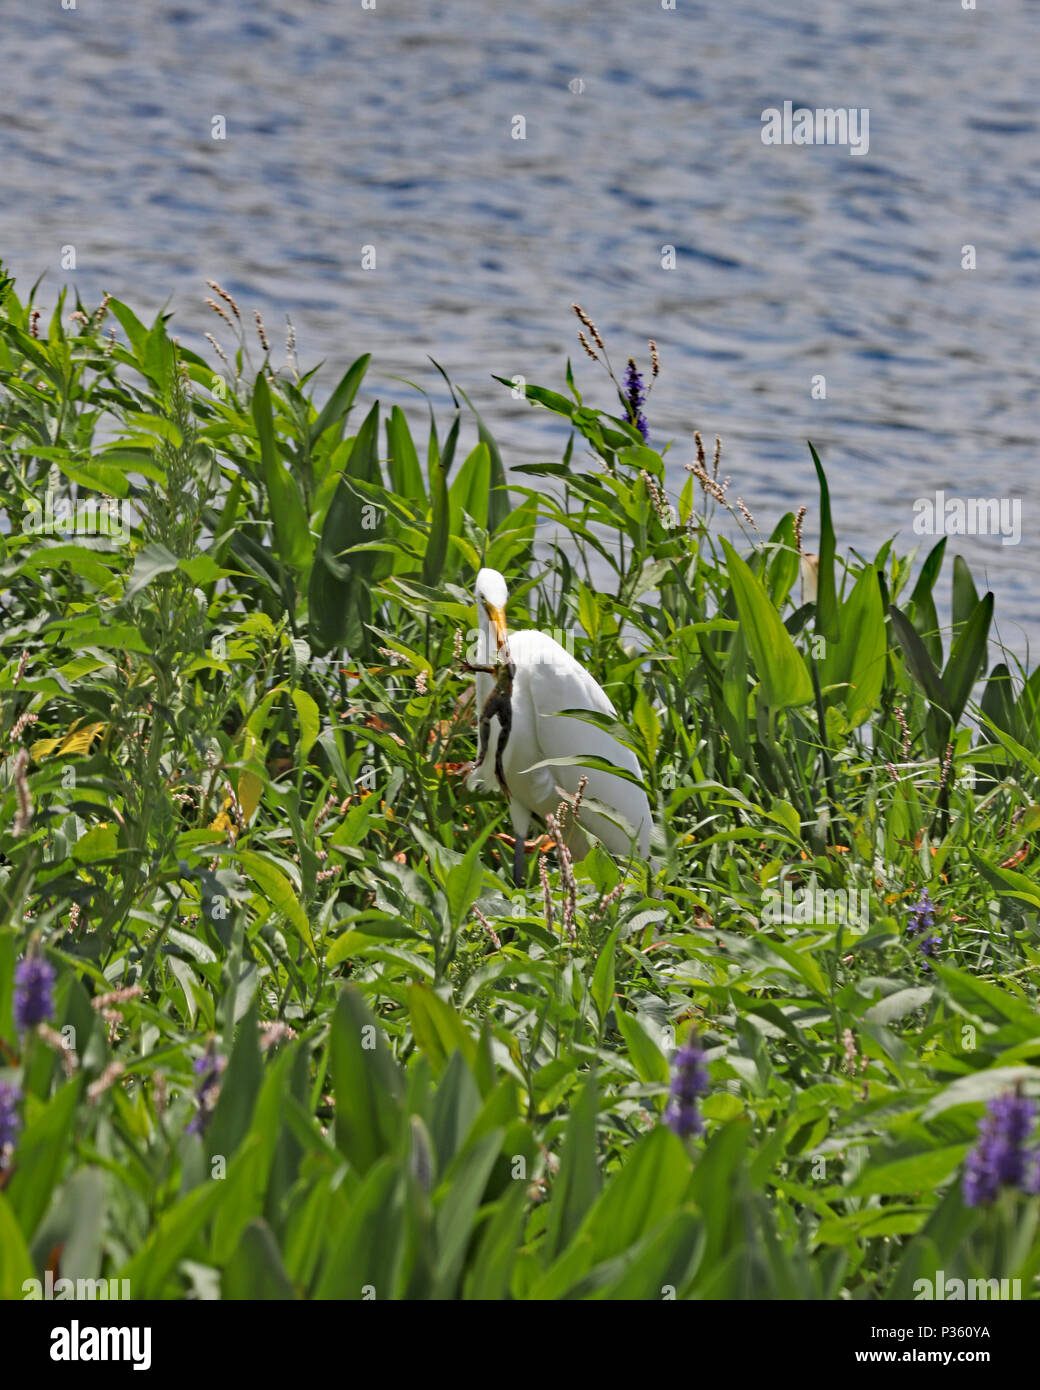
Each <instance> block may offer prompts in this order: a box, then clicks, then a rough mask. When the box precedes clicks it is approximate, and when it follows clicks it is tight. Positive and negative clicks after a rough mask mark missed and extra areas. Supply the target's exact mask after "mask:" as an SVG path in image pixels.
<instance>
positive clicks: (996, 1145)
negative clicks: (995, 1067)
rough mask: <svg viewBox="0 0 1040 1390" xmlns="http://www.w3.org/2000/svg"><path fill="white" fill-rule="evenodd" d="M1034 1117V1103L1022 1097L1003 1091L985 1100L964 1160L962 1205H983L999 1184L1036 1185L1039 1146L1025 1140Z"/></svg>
mask: <svg viewBox="0 0 1040 1390" xmlns="http://www.w3.org/2000/svg"><path fill="white" fill-rule="evenodd" d="M1035 1118H1036V1105H1035V1104H1034V1103H1033V1101H1031V1100H1027V1099H1026V1097H1025V1096H1020V1095H1016V1094H1014V1093H1012V1092H1007V1093H1006V1094H1005V1095H1002V1096H995V1097H994V1098H993V1099H992V1100H991V1101H990V1102H989V1103H988V1105H987V1106H986V1113H985V1115H984V1116H983V1117H982V1119H981V1121H980V1122H979V1130H978V1137H977V1140H976V1143H975V1147H974V1148H973V1149H972V1150H971V1152H970V1153H969V1154H968V1156H967V1158H966V1159H965V1160H964V1179H963V1187H962V1191H963V1195H964V1205H965V1206H968V1207H979V1206H985V1205H986V1204H987V1203H989V1202H992V1201H994V1200H995V1198H996V1196H997V1193H998V1191H999V1190H1000V1188H1001V1187H1017V1188H1019V1189H1020V1190H1021V1191H1023V1192H1036V1191H1037V1190H1038V1188H1040V1149H1037V1148H1030V1147H1029V1146H1028V1145H1027V1143H1026V1141H1027V1140H1028V1138H1029V1136H1030V1134H1031V1133H1032V1130H1033V1122H1034V1120H1035Z"/></svg>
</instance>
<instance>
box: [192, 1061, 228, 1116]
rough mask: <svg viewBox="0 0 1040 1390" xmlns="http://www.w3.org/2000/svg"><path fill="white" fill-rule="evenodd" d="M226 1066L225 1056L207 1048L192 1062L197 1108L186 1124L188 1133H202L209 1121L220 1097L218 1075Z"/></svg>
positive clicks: (219, 1075)
mask: <svg viewBox="0 0 1040 1390" xmlns="http://www.w3.org/2000/svg"><path fill="white" fill-rule="evenodd" d="M226 1066H227V1058H226V1057H224V1056H222V1054H221V1053H219V1052H214V1051H212V1050H211V1049H207V1050H206V1052H204V1053H203V1055H202V1056H201V1057H196V1059H195V1061H194V1062H193V1063H192V1071H193V1072H194V1073H195V1075H196V1077H197V1078H198V1087H197V1089H196V1091H195V1099H196V1100H197V1101H198V1103H199V1108H198V1110H197V1111H196V1112H195V1114H194V1116H193V1117H192V1119H191V1121H190V1122H189V1124H188V1130H187V1132H188V1133H189V1134H202V1133H204V1131H205V1129H206V1126H207V1125H208V1124H209V1122H210V1117H211V1116H212V1114H213V1111H214V1109H215V1107H216V1104H217V1100H218V1099H219V1097H220V1077H221V1073H222V1072H223V1070H224V1068H225V1067H226Z"/></svg>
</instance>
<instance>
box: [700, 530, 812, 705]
mask: <svg viewBox="0 0 1040 1390" xmlns="http://www.w3.org/2000/svg"><path fill="white" fill-rule="evenodd" d="M721 540H722V547H723V550H724V551H725V554H726V568H727V571H728V573H729V579H730V583H731V584H732V586H733V597H734V599H735V601H736V605H737V612H738V613H739V615H740V625H741V631H742V633H743V634H744V640H745V641H746V642H747V646H748V651H749V652H750V653H751V658H752V660H753V661H754V663H755V670H756V671H757V673H758V678H759V680H760V681H761V683H762V695H763V698H764V699H765V702H766V704H767V705H769V706H770V707H771V708H773V709H786V708H788V707H791V706H794V705H806V704H808V703H809V702H810V701H811V700H812V697H813V692H812V681H811V680H810V679H809V672H808V671H807V670H806V669H805V662H804V661H803V660H802V657H801V654H800V653H799V651H798V648H797V647H796V646H795V645H794V643H793V642H792V641H791V638H790V636H789V634H788V632H787V629H786V628H785V627H784V625H783V623H782V621H781V619H780V615H779V613H777V611H776V609H775V608H774V607H773V605H772V603H771V602H770V600H769V596H768V594H767V593H766V591H765V590H764V589H763V587H762V585H761V584H760V583H759V581H758V580H757V579H756V578H755V576H754V575H753V574H752V573H751V570H750V569H749V568H748V566H747V565H746V564H745V562H744V561H743V560H742V559H741V558H740V556H739V555H738V554H737V552H736V551H735V550H734V549H733V547H732V546H731V545H730V543H729V541H727V540H726V539H725V537H722V538H721Z"/></svg>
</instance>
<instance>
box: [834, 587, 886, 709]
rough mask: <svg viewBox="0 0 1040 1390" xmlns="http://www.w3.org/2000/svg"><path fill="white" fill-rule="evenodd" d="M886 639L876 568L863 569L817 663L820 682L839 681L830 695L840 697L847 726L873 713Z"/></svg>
mask: <svg viewBox="0 0 1040 1390" xmlns="http://www.w3.org/2000/svg"><path fill="white" fill-rule="evenodd" d="M887 655H888V641H887V638H886V636H885V610H884V607H883V605H882V601H881V589H880V586H879V585H878V575H877V570H875V569H873V568H870V569H865V570H863V571H862V572H861V573H860V575H859V577H858V578H857V580H856V583H855V584H854V585H853V588H852V592H851V593H850V594H849V597H848V598H847V599H846V601H845V603H844V604H843V606H842V610H841V638H840V640H839V641H836V642H828V644H827V654H826V657H825V658H824V660H823V661H822V662H821V664H820V684H821V685H824V686H827V685H832V686H837V685H841V686H843V687H844V688H843V689H840V690H837V691H835V693H834V698H835V699H838V700H843V701H844V704H845V715H846V718H847V720H848V726H849V728H850V729H855V728H858V727H859V725H860V724H862V723H863V722H864V720H866V719H868V718H869V717H870V715H871V714H873V712H874V710H875V708H876V707H877V703H878V700H879V699H880V696H881V690H882V687H883V685H884V681H885V660H886V657H887Z"/></svg>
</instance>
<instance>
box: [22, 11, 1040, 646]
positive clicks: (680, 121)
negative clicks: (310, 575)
mask: <svg viewBox="0 0 1040 1390" xmlns="http://www.w3.org/2000/svg"><path fill="white" fill-rule="evenodd" d="M2 27H3V49H4V53H3V57H4V62H3V71H4V92H3V95H2V96H0V109H2V110H3V113H4V146H5V148H4V155H3V159H2V163H0V190H2V197H0V257H2V258H3V259H4V260H5V261H6V263H7V264H8V266H9V268H10V269H12V270H13V272H14V273H15V274H16V276H17V277H18V282H19V284H18V287H19V290H20V292H21V293H22V294H23V295H24V294H25V293H27V291H28V288H29V285H30V284H31V282H32V281H33V280H34V279H36V277H37V276H38V275H39V274H40V273H41V272H43V271H46V272H47V276H46V279H45V281H44V286H43V289H42V291H41V296H42V299H43V301H44V302H45V303H48V304H50V303H51V302H53V297H54V294H55V292H56V289H57V287H58V285H59V284H60V283H62V281H69V282H72V283H74V284H75V286H76V287H77V288H78V290H79V292H80V294H81V296H82V297H83V299H84V300H85V301H96V300H97V299H99V298H100V295H101V294H102V292H103V291H104V290H109V291H111V292H112V293H114V294H116V295H118V296H119V297H120V298H122V299H125V300H126V301H128V302H129V303H130V304H131V305H132V306H133V307H134V308H135V309H136V310H137V311H138V312H139V313H140V314H142V316H143V315H145V314H150V313H154V312H155V311H156V310H158V309H159V308H160V307H161V305H162V304H163V303H164V302H166V301H167V299H168V300H169V307H170V308H172V309H173V310H174V311H175V316H176V317H175V324H176V325H177V327H178V331H179V335H180V336H181V338H182V340H183V341H184V342H186V343H189V344H190V345H191V346H192V347H194V348H196V349H197V350H200V351H204V352H207V353H208V352H209V349H208V347H207V345H206V344H205V342H204V341H203V339H202V336H201V335H202V334H203V333H204V332H205V331H206V330H212V331H214V332H216V333H217V335H218V337H219V336H220V331H219V330H220V324H219V321H218V320H217V319H216V318H215V317H214V316H213V314H212V313H211V311H209V310H208V309H206V308H205V306H204V304H203V299H204V297H205V295H206V294H208V293H209V291H207V290H206V288H205V286H204V281H205V280H206V279H207V278H212V279H216V280H218V281H220V282H221V283H222V284H223V285H224V286H225V287H226V288H227V289H228V290H230V291H231V292H232V293H233V294H234V295H235V296H236V298H237V299H238V300H239V302H240V304H241V306H242V308H243V310H245V311H247V312H251V311H252V309H254V308H258V309H259V310H260V311H261V312H262V314H263V316H264V319H265V321H266V323H267V326H268V332H269V334H270V335H271V338H272V340H273V341H275V342H280V341H281V340H282V339H283V338H284V331H285V330H284V323H285V314H286V313H287V312H288V313H291V314H292V317H293V320H294V322H295V325H296V332H297V337H298V342H299V351H300V357H301V360H302V362H303V364H304V365H305V366H308V365H311V364H312V363H313V362H315V361H316V360H318V359H325V361H326V363H327V365H326V367H325V368H324V374H323V377H322V380H323V381H324V382H325V383H326V385H327V387H328V388H329V389H331V385H332V384H333V383H334V381H335V379H336V378H337V377H338V374H339V373H340V372H341V371H342V370H343V368H344V367H345V366H346V365H347V364H348V363H349V362H350V361H351V360H352V359H353V357H355V356H356V355H357V354H358V353H360V352H363V351H370V352H372V353H373V354H374V359H375V360H374V369H376V370H377V371H378V372H379V373H382V374H384V376H382V377H378V376H373V377H370V380H369V388H370V389H373V388H374V389H377V390H378V391H379V393H380V395H381V397H383V398H384V399H386V400H391V399H393V400H399V401H402V402H404V401H407V400H408V399H413V400H414V399H416V398H415V397H414V394H413V393H409V392H408V391H407V388H405V387H403V386H401V384H400V383H399V382H396V381H393V380H391V379H389V378H390V377H392V376H393V375H398V376H403V377H406V378H409V379H410V380H412V381H418V382H420V383H421V384H422V385H423V386H424V387H426V388H427V389H429V390H431V392H434V393H435V394H436V396H437V398H438V400H439V401H440V403H441V404H442V405H443V404H446V393H445V391H444V388H443V383H441V382H440V378H439V377H438V376H437V374H436V373H435V372H434V370H433V369H432V368H431V367H430V365H429V363H428V361H427V358H426V355H427V354H431V355H432V356H434V357H435V358H437V359H438V361H440V362H441V363H442V364H443V365H444V366H445V368H446V369H447V370H448V371H449V372H450V374H451V375H452V377H453V378H454V379H455V380H456V381H457V382H459V383H460V384H461V385H462V386H463V388H464V389H465V390H466V391H467V392H468V394H469V395H470V396H471V398H472V399H473V400H474V401H475V402H476V403H477V404H478V406H479V407H480V408H481V409H482V410H483V411H485V412H486V416H487V419H488V422H489V424H490V425H491V427H492V429H493V430H494V432H495V434H496V437H497V438H498V440H499V442H500V444H501V445H502V448H503V453H504V455H505V457H506V460H507V463H511V464H515V463H522V462H530V461H534V460H537V459H540V458H558V457H559V453H560V450H561V448H562V445H563V442H564V435H563V433H562V432H561V430H560V429H559V428H558V427H557V425H556V423H555V422H554V421H551V420H550V417H546V416H545V415H544V414H542V413H540V412H538V411H535V410H533V409H532V408H530V407H529V406H527V405H526V404H525V403H520V402H515V401H513V400H511V398H510V395H509V393H508V392H507V391H506V390H505V389H504V388H502V387H499V386H498V385H497V384H496V383H494V382H493V381H492V380H491V376H490V374H491V373H492V372H495V373H498V374H501V375H503V376H513V375H514V374H521V375H523V376H524V377H526V379H527V380H529V381H533V382H539V383H541V384H545V385H549V386H552V387H554V388H559V387H560V386H561V383H562V376H563V368H564V363H565V360H566V357H567V355H568V353H570V354H571V355H573V356H574V362H575V371H576V373H577V376H578V381H579V385H580V386H581V387H582V389H583V391H584V392H585V394H586V395H587V396H588V397H589V398H590V399H591V400H592V401H594V402H598V403H602V404H604V405H607V406H610V405H611V403H612V393H611V390H610V387H609V383H608V382H607V381H606V379H605V378H604V379H602V380H601V379H600V376H599V372H598V369H597V368H596V366H595V364H593V363H592V362H589V361H588V360H587V359H585V358H584V356H583V355H582V353H581V350H580V348H578V347H577V343H576V338H575V329H576V327H577V324H576V322H575V320H574V318H573V315H572V313H571V310H570V307H569V306H570V304H571V301H572V300H575V299H577V300H578V301H579V302H580V303H581V304H582V305H583V306H584V307H585V309H586V310H587V311H588V312H589V313H590V314H591V315H592V316H593V318H595V319H596V321H597V323H598V325H599V328H600V331H601V332H602V333H603V334H604V336H605V337H606V340H607V346H608V349H610V351H611V355H612V357H613V359H614V361H615V365H616V366H617V365H618V364H620V365H621V366H622V367H623V364H624V361H625V359H626V358H627V357H628V356H629V355H630V354H633V353H634V354H635V355H636V356H637V357H639V358H640V359H641V360H642V361H645V358H646V356H647V354H646V339H647V338H648V337H651V336H652V337H654V338H656V340H657V342H658V344H659V347H660V351H661V359H662V375H661V377H660V379H659V381H658V383H657V386H656V387H655V390H654V393H653V396H652V398H651V401H650V404H649V406H648V409H647V414H648V416H649V420H650V426H651V442H652V443H654V444H655V445H657V446H661V445H662V444H663V443H665V442H667V441H668V440H669V439H674V441H675V444H674V446H673V449H672V452H671V454H670V455H669V459H670V460H671V461H672V465H671V466H672V485H673V492H674V490H675V489H677V488H678V486H679V485H681V482H682V480H683V479H684V478H685V476H686V475H685V473H684V472H683V470H682V464H683V463H684V462H686V461H687V460H689V459H690V458H691V457H692V442H691V440H692V431H693V430H694V429H695V428H697V429H700V430H701V431H702V432H703V433H704V435H705V436H706V437H707V436H711V435H714V434H715V433H719V434H721V435H722V437H723V441H724V446H725V464H724V471H725V472H727V473H730V474H732V475H733V479H734V481H733V484H732V486H731V495H732V496H736V495H738V494H739V495H740V496H741V497H742V498H743V499H744V500H745V502H746V503H747V505H748V506H749V507H750V508H751V510H752V512H753V513H754V514H755V516H756V519H757V520H758V522H759V525H760V526H761V527H762V529H763V530H766V529H771V527H772V525H773V524H774V522H775V520H776V519H777V517H778V515H779V514H780V513H781V511H783V510H786V509H787V508H789V507H795V506H797V505H799V504H800V503H803V502H804V503H808V504H809V506H810V516H809V522H808V524H807V536H808V537H809V538H810V543H811V540H812V537H813V536H814V535H815V531H814V529H813V518H814V516H815V511H816V487H815V479H814V474H813V470H812V466H811V462H810V459H809V454H808V450H807V448H806V445H805V440H806V439H807V438H812V439H813V441H814V442H815V443H816V445H817V447H818V448H819V449H820V452H821V454H822V455H823V458H824V462H825V465H826V466H827V469H828V474H829V478H830V483H831V489H832V498H833V505H834V514H835V522H836V527H837V531H838V541H839V547H840V548H844V547H845V546H847V545H849V544H854V545H856V546H857V547H858V548H859V549H860V550H861V551H862V552H865V553H870V552H872V551H873V549H874V548H876V547H877V546H878V545H879V544H880V543H881V542H882V541H883V540H884V539H886V538H887V537H888V536H890V535H893V534H896V533H899V535H900V545H901V548H903V549H909V548H910V547H911V546H912V545H913V544H917V543H921V538H918V537H915V536H914V535H913V532H912V526H913V520H914V510H913V503H914V501H915V499H917V498H920V497H931V496H933V495H934V493H935V492H936V491H937V490H943V491H944V492H945V493H947V494H948V495H950V496H953V495H959V496H962V497H983V498H989V497H992V498H997V499H999V498H1003V499H1005V501H1008V500H1018V501H1019V502H1020V505H1021V540H1020V543H1019V544H1017V545H1004V544H1002V543H1001V539H1000V537H999V536H998V537H985V538H978V539H974V538H951V540H950V542H949V547H950V548H951V549H953V550H959V551H960V552H961V553H963V554H965V555H966V556H967V558H968V559H969V561H970V563H971V565H972V568H973V571H974V573H975V575H976V580H977V582H978V585H979V588H980V591H981V590H982V588H983V587H984V585H986V584H988V585H990V586H992V587H994V588H995V589H996V592H997V610H996V611H997V620H998V628H999V632H1000V635H1001V637H1002V638H1003V640H1004V641H1005V642H1006V644H1007V645H1008V646H1009V647H1010V648H1011V649H1012V650H1014V651H1017V652H1019V653H1021V654H1024V653H1025V651H1026V643H1027V639H1030V640H1031V643H1032V649H1033V652H1034V653H1035V650H1036V648H1037V646H1038V645H1040V616H1038V613H1037V594H1038V592H1040V540H1038V532H1037V517H1038V516H1040V470H1038V468H1037V449H1036V414H1037V406H1038V383H1037V372H1036V358H1037V350H1036V326H1037V323H1038V322H1040V314H1038V302H1037V301H1038V290H1040V246H1038V244H1037V233H1038V231H1040V139H1038V120H1037V105H1038V103H1037V79H1036V70H1037V59H1038V55H1040V4H1036V3H1030V0H1019V3H1015V0H1003V2H1002V3H1001V2H999V0H980V8H979V9H978V10H977V11H964V10H962V9H961V7H960V4H959V3H958V0H945V3H941V4H940V3H936V2H935V0H932V3H928V4H920V5H914V6H911V5H907V4H906V2H905V0H876V2H875V3H873V4H871V5H869V6H868V5H857V4H852V3H841V4H838V3H816V4H814V5H813V6H808V5H805V4H804V3H790V0H784V3H775V2H774V3H768V4H765V3H762V4H744V3H739V0H736V2H733V0H730V2H729V3H717V4H711V5H707V4H694V3H692V0H677V7H676V9H675V10H674V11H667V10H663V9H662V8H661V7H660V4H659V3H657V0H597V2H596V3H595V4H589V3H569V0H524V3H523V4H520V5H517V6H512V7H509V8H508V9H507V8H506V7H505V6H500V5H499V4H497V3H495V2H494V0H484V3H477V0H444V2H443V3H438V0H422V3H420V0H376V8H375V9H374V10H365V9H362V7H361V0H349V2H348V0H335V2H333V0H309V2H306V3H305V0H295V3H293V4H291V5H290V4H279V3H273V0H268V3H265V4H257V3H255V0H220V3H211V2H210V0H179V3H178V0H173V3H164V4H162V5H159V4H149V3H142V0H79V4H78V8H77V9H76V10H74V11H63V10H61V8H60V7H59V5H58V3H57V0H54V2H53V3H50V4H47V5H41V4H36V3H30V0H6V3H5V5H4V14H3V26H2ZM785 100H790V101H791V102H793V104H794V106H795V107H810V108H815V107H848V108H857V109H858V108H867V109H868V110H869V150H868V152H867V153H866V154H865V155H863V156H855V155H852V154H851V153H850V151H849V149H848V148H847V147H846V148H842V147H839V146H837V145H809V146H795V145H775V146H767V145H765V144H763V142H762V138H761V132H762V112H763V111H764V110H765V109H766V108H768V107H774V106H775V107H782V105H783V103H784V101H785ZM518 115H520V116H523V117H524V119H525V122H526V132H525V133H526V139H524V140H517V139H514V138H512V132H513V130H514V128H515V127H514V119H513V118H514V117H515V116H518ZM215 116H223V117H224V119H225V121H226V139H224V140H215V139H213V138H212V128H213V127H212V122H213V118H214V117H215ZM69 245H71V246H74V247H75V253H76V269H75V271H74V272H63V271H62V270H61V268H60V267H61V263H60V256H61V248H62V247H63V246H69ZM366 245H369V246H374V247H375V249H376V269H374V270H365V269H363V268H362V247H363V246H366ZM966 245H971V246H973V247H974V248H975V255H976V258H977V268H976V269H974V270H966V269H963V268H962V247H964V246H966ZM665 246H671V247H674V248H675V268H674V269H665V268H663V267H662V247H665ZM224 341H225V343H226V341H227V340H226V339H225V340H224ZM821 375H822V376H823V377H824V378H825V381H826V399H825V400H821V399H814V398H813V394H812V381H813V378H814V377H815V376H821ZM818 393H819V392H818V390H817V394H818ZM416 418H418V416H417V417H416ZM932 543H933V541H932V538H931V537H925V538H923V544H924V545H925V546H929V545H931V544H932ZM948 583H949V574H948V573H947V576H946V584H947V585H948ZM1034 660H1035V658H1034ZM1031 664H1032V662H1031Z"/></svg>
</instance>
